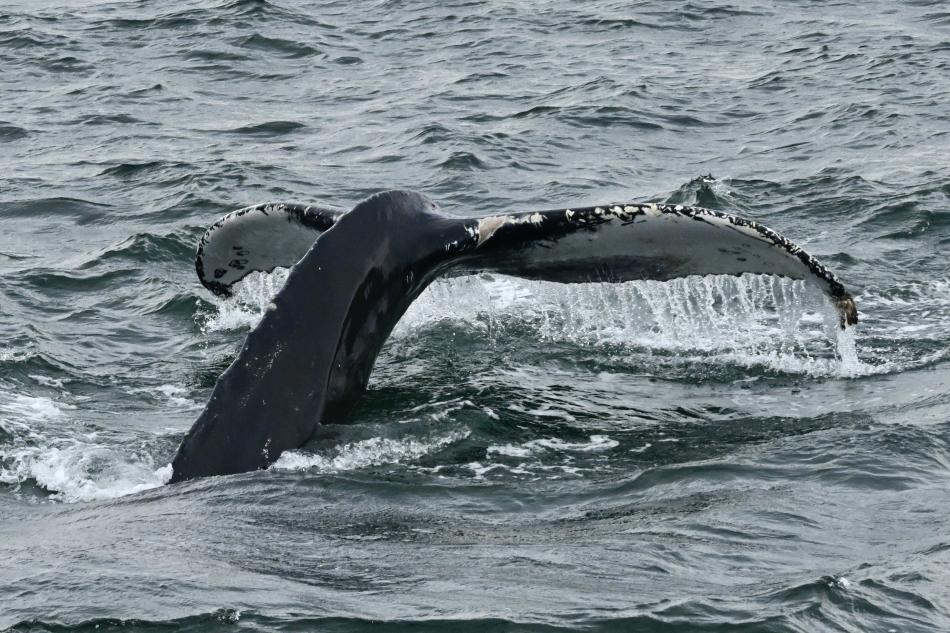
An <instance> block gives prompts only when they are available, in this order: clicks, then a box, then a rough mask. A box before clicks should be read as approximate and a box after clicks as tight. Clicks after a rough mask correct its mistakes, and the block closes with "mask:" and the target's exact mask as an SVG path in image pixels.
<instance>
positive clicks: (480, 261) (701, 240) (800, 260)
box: [463, 204, 857, 326]
mask: <svg viewBox="0 0 950 633" xmlns="http://www.w3.org/2000/svg"><path fill="white" fill-rule="evenodd" d="M477 222H478V224H477V231H476V234H477V241H478V245H477V248H476V249H475V250H474V252H473V253H472V254H471V255H469V257H468V259H467V261H466V262H465V263H464V264H463V266H465V267H466V269H467V270H469V271H471V272H478V271H480V270H484V271H493V272H498V273H503V274H507V275H513V276H517V277H524V278H527V279H541V280H546V281H556V282H562V283H582V282H590V281H615V282H621V281H632V280H657V281H667V280H670V279H676V278H679V277H687V276H690V275H741V274H743V273H757V274H768V275H778V276H782V277H788V278H791V279H802V280H805V281H808V282H810V283H812V284H814V285H816V286H817V287H818V288H820V289H821V290H822V292H824V293H825V294H826V295H828V297H829V298H830V299H831V300H832V302H833V303H834V305H835V306H836V307H837V309H838V311H839V313H840V314H841V318H842V326H844V325H845V324H849V325H851V324H854V323H856V322H857V309H856V308H855V306H854V301H853V299H852V298H851V296H850V295H849V294H848V293H847V292H846V291H845V288H844V286H843V285H842V284H841V282H840V281H839V280H838V278H837V277H836V276H835V275H834V274H833V273H832V272H831V271H830V270H828V269H827V268H826V267H825V266H824V265H823V264H821V262H819V261H818V260H817V259H816V258H815V257H813V256H812V255H810V254H808V253H807V252H805V251H804V250H803V249H802V248H801V247H799V246H797V245H796V244H794V243H793V242H791V241H790V240H788V239H787V238H785V237H783V236H782V235H780V234H779V233H777V232H775V231H773V230H772V229H769V228H768V227H765V226H762V225H760V224H758V223H756V222H753V221H751V220H746V219H744V218H740V217H738V216H734V215H730V214H728V213H722V212H719V211H711V210H708V209H702V208H698V207H686V206H682V205H659V204H612V205H603V206H598V207H582V208H573V209H557V210H551V211H535V212H530V213H519V214H511V215H497V216H489V217H486V218H482V219H480V220H478V221H477Z"/></svg>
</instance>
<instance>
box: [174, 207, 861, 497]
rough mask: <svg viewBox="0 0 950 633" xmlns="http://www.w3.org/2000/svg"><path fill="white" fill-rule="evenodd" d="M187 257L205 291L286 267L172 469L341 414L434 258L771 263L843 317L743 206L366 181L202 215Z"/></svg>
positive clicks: (663, 276) (546, 273)
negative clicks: (350, 202) (453, 201)
mask: <svg viewBox="0 0 950 633" xmlns="http://www.w3.org/2000/svg"><path fill="white" fill-rule="evenodd" d="M195 267H196V271H197V273H198V278H199V279H200V280H201V283H202V284H204V286H205V287H207V288H208V289H209V290H211V291H212V292H214V293H216V294H219V295H228V294H230V289H231V287H232V286H233V285H234V284H235V283H236V282H238V281H239V280H241V279H242V278H244V277H245V276H246V275H248V274H249V273H251V272H254V271H271V270H273V269H274V268H277V267H292V268H291V271H290V274H289V276H288V278H287V282H286V284H285V285H284V288H283V289H282V290H281V291H280V292H279V293H278V294H277V296H275V297H274V299H273V301H272V303H271V304H270V305H269V306H268V309H267V310H266V312H265V314H264V316H263V318H262V319H261V322H260V323H259V324H258V325H257V327H256V328H254V330H253V331H251V332H250V334H248V336H247V339H246V340H245V342H244V346H243V347H242V349H241V351H240V353H239V354H238V356H237V358H236V359H235V360H234V362H233V363H232V364H231V366H230V367H228V369H227V370H226V371H225V372H224V373H223V374H222V375H221V377H220V378H219V379H218V382H217V384H216V385H215V388H214V391H213V392H212V394H211V398H210V399H209V401H208V403H207V405H206V406H205V409H204V411H203V412H202V413H201V415H200V416H199V417H198V420H197V421H196V422H195V424H194V426H193V427H192V428H191V430H190V431H189V432H188V433H187V435H186V436H185V438H184V440H183V441H182V443H181V446H180V447H179V449H178V453H177V454H176V455H175V458H174V461H173V462H172V468H173V475H172V478H171V481H172V482H177V481H183V480H186V479H192V478H195V477H203V476H208V475H224V474H230V473H239V472H246V471H251V470H257V469H261V468H266V467H267V466H268V465H270V464H271V463H273V462H274V461H275V460H276V459H277V458H278V457H279V456H280V454H281V453H282V452H284V451H286V450H289V449H294V448H299V447H300V446H302V445H303V444H305V443H306V442H307V440H308V439H310V437H311V436H312V435H313V433H314V431H315V430H316V428H317V426H318V425H319V423H320V422H321V421H340V420H343V419H345V418H346V417H347V416H348V415H349V413H350V411H351V410H352V408H353V406H354V405H355V404H356V402H357V401H358V400H359V398H360V397H361V396H362V395H363V392H364V391H365V389H366V385H367V382H368V381H369V375H370V372H371V371H372V368H373V364H374V363H375V361H376V357H377V355H378V354H379V350H380V348H381V347H382V345H383V343H384V342H385V341H386V339H387V337H388V336H389V334H390V332H392V329H393V327H394V326H395V325H396V323H397V322H398V321H399V319H400V318H401V317H402V315H403V314H404V313H405V311H406V309H407V308H408V307H409V305H410V304H411V303H412V302H413V301H414V300H415V299H416V297H418V296H419V294H420V293H421V292H422V291H423V290H424V289H425V288H426V286H428V285H429V283H431V282H432V280H433V279H435V278H436V277H438V276H440V275H443V274H453V275H459V274H474V273H478V272H482V271H489V272H497V273H502V274H506V275H513V276H517V277H523V278H527V279H540V280H547V281H555V282H562V283H582V282H591V281H599V282H622V281H631V280H644V279H652V280H660V281H663V280H669V279H674V278H678V277H685V276H689V275H740V274H743V273H759V274H772V275H779V276H783V277H789V278H792V279H803V280H806V281H808V282H811V283H813V284H815V285H817V286H818V287H819V288H820V289H821V290H822V291H823V292H824V293H825V294H826V295H827V296H828V297H829V298H830V300H831V301H832V302H833V303H834V305H835V306H836V308H837V310H838V312H839V314H840V319H841V326H842V327H845V326H847V325H852V324H854V323H856V322H857V318H858V315H857V309H856V307H855V304H854V301H853V299H852V298H851V295H849V294H848V293H847V291H845V288H844V286H843V285H842V284H841V282H840V281H839V280H838V278H837V277H835V275H834V274H833V273H831V272H830V271H829V270H828V269H827V268H825V266H824V265H822V264H821V263H820V262H819V261H818V260H816V259H815V258H814V257H812V256H811V255H809V254H808V253H806V252H805V251H804V250H802V249H801V248H800V247H799V246H797V245H795V244H794V243H792V242H791V241H789V240H788V239H786V238H785V237H783V236H781V235H779V234H778V233H776V232H775V231H773V230H771V229H769V228H767V227H764V226H762V225H760V224H758V223H756V222H753V221H750V220H746V219H743V218H740V217H737V216H734V215H730V214H727V213H721V212H718V211H711V210H708V209H701V208H697V207H688V206H683V205H663V204H610V205H602V206H595V207H582V208H571V209H557V210H550V211H534V212H528V213H510V214H497V215H491V216H487V217H482V218H475V219H460V218H455V217H451V216H448V215H445V214H443V213H441V212H440V211H439V208H438V207H437V205H435V204H434V203H433V202H432V201H431V200H429V199H428V198H426V197H425V196H423V195H421V194H418V193H414V192H409V191H386V192H382V193H378V194H375V195H373V196H371V197H369V198H367V199H366V200H364V201H363V202H360V203H359V204H358V205H356V207H354V208H353V209H352V210H351V211H349V212H344V211H342V210H341V209H337V208H333V207H329V206H321V205H302V204H292V203H271V204H261V205H256V206H253V207H248V208H245V209H241V210H239V211H235V212H233V213H230V214H228V215H226V216H224V217H223V218H221V220H219V221H218V222H216V223H215V224H213V225H212V226H211V227H210V228H209V229H208V231H207V232H206V233H205V235H204V236H203V237H202V238H201V241H200V243H199V245H198V252H197V257H196V261H195Z"/></svg>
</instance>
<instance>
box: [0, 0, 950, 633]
mask: <svg viewBox="0 0 950 633" xmlns="http://www.w3.org/2000/svg"><path fill="white" fill-rule="evenodd" d="M0 69H2V70H0V220H2V231H0V630H2V631H16V632H27V631H31V632H32V631H36V632H39V631H56V632H67V631H100V632H107V631H172V630H175V631H177V630H182V631H238V630H242V631H333V632H351V631H373V632H381V631H414V632H429V631H433V632H434V631H479V632H481V631H506V632H521V631H525V632H533V633H540V632H552V631H567V630H584V631H654V632H664V633H668V632H694V631H703V632H711V631H716V632H733V631H737V632H745V633H749V632H759V631H763V632H764V631H768V632H786V631H788V632H793V631H794V632H802V633H815V632H825V631H827V632H832V631H833V632H851V631H862V632H882V633H885V632H891V631H893V632H900V633H909V632H932V631H950V261H948V260H950V258H948V256H950V11H948V7H947V4H946V2H945V1H944V0H934V1H924V0H904V1H901V2H892V1H890V0H871V1H868V2H858V1H857V0H842V1H836V2H818V1H808V0H787V1H783V2H764V1H756V0H734V1H729V2H727V1H723V0H710V1H708V2H682V1H675V2H674V1H669V2H666V1H661V0H653V1H641V2H619V1H607V0H600V1H595V2H584V3H578V2H567V1H565V0H542V1H540V2H521V1H516V0H497V1H494V0H485V1H480V2H474V1H462V2H447V3H436V2H419V1H413V0H406V1H382V2H381V1H373V2H361V3H354V2H305V1H303V0H185V1H181V2H158V1H148V0H139V1H116V2H99V1H91V2H81V3H80V2H67V1H65V0H60V1H47V0H6V1H5V2H3V3H2V5H0ZM388 188H407V189H414V190H418V191H421V192H423V193H425V194H427V195H428V196H430V197H432V198H434V199H436V200H438V201H439V202H440V203H441V204H442V206H443V208H444V210H445V211H446V212H447V213H450V214H454V215H458V216H460V217H472V216H477V215H481V214H489V213H494V212H513V211H528V210H532V209H549V208H558V207H569V206H578V205H591V204H598V203H607V202H613V201H675V202H679V203H684V204H695V205H701V206H705V207H709V208H713V209H719V210H723V211H727V212H730V213H736V214H739V215H742V216H744V217H748V218H751V219H754V220H757V221H760V222H762V223H764V224H766V225H767V226H769V227H772V228H774V229H775V230H777V231H780V232H782V233H783V234H785V235H787V236H789V237H790V238H792V239H793V240H795V241H797V242H798V243H799V244H801V245H803V246H804V247H805V248H806V249H808V251H809V252H811V253H813V254H815V255H817V256H818V257H819V258H820V259H821V260H822V261H823V262H824V263H826V264H827V265H829V267H830V268H832V269H833V270H834V271H835V272H836V273H838V275H839V276H840V278H841V279H842V281H843V282H844V284H845V285H846V286H847V287H848V288H849V289H850V290H851V291H852V292H853V293H854V294H855V296H856V300H857V303H858V308H859V310H860V313H861V322H860V324H859V325H858V326H857V327H856V328H853V329H849V330H848V331H846V332H844V333H841V332H838V331H837V330H836V328H835V327H834V317H833V315H831V314H830V308H829V307H828V305H827V304H826V302H825V301H824V300H823V298H822V297H821V296H820V295H819V294H818V293H817V292H816V291H814V290H812V289H811V288H810V287H809V286H806V285H805V284H803V283H802V282H791V281H787V280H779V279H774V278H769V277H748V276H746V277H741V278H717V277H712V278H688V279H684V280H677V281H674V282H670V283H655V282H650V283H628V284H616V285H613V284H578V285H558V284H554V283H540V282H528V281H523V280H516V279H512V278H505V277H500V276H480V277H468V278H455V279H450V280H442V281H439V282H436V283H435V284H434V285H433V286H432V287H430V289H429V290H427V291H426V292H425V293H424V295H423V296H422V297H420V299H419V300H418V302H417V303H416V304H415V305H414V306H413V307H412V308H411V310H410V312H409V313H408V314H407V315H406V316H405V318H404V319H403V320H402V321H401V322H400V324H399V326H398V327H397V329H396V331H395V332H394V335H393V337H392V338H391V340H390V341H389V342H388V343H387V345H386V347H385V348H384V350H383V352H382V354H381V356H380V358H379V361H378V363H377V366H376V369H375V372H374V374H373V377H372V380H371V382H370V389H369V392H368V393H367V395H366V397H365V398H364V399H363V401H362V402H361V404H360V405H359V407H358V410H357V411H356V413H355V414H354V415H353V417H352V419H351V420H349V421H348V422H347V423H346V424H329V425H325V426H323V427H322V428H321V430H320V432H319V434H318V436H317V437H316V438H315V440H314V441H313V442H312V443H311V444H309V445H308V446H306V447H304V448H302V449H301V450H299V451H293V452H290V453H287V454H285V455H284V456H283V457H282V458H281V460H280V461H279V462H278V463H277V464H275V465H274V466H273V467H271V468H270V469H268V470H266V471H261V472H256V473H249V474H243V475H237V476H229V477H217V478H208V479H202V480H196V481H190V482H187V483H185V484H181V485H171V486H169V485H164V482H165V481H166V479H167V477H168V475H169V468H168V464H169V462H170V460H171V458H172V456H173V454H174V451H175V449H176V447H177V445H178V443H179V442H180V441H181V439H182V437H183V435H184V433H185V432H186V431H187V430H188V429H189V428H190V426H191V424H192V422H193V421H194V420H195V418H196V417H197V415H198V413H199V412H200V411H201V409H202V407H203V405H204V403H205V401H206V399H207V398H208V396H209V393H210V391H211V389H212V387H213V386H214V384H215V380H216V379H217V377H218V375H219V374H220V373H221V372H222V371H223V370H224V369H225V368H226V367H227V366H228V364H229V363H230V362H231V360H232V359H233V358H234V357H235V355H236V353H237V351H238V349H239V348H240V345H241V342H242V341H243V339H244V337H245V335H246V334H247V332H248V330H249V328H251V327H253V326H254V324H255V323H256V322H257V320H258V319H260V316H261V314H262V311H263V310H264V309H265V307H266V305H267V303H268V302H269V300H270V298H271V297H273V295H274V293H276V292H277V291H278V290H279V288H280V286H281V283H282V281H283V279H284V278H285V274H286V273H283V272H280V271H278V272H276V273H274V274H273V275H270V276H263V275H255V276H253V277H252V278H249V279H248V280H247V281H246V282H245V283H244V284H243V285H242V287H241V289H240V291H239V292H238V294H237V296H236V297H235V298H234V299H232V300H229V301H223V300H219V299H216V298H215V297H213V296H212V295H211V294H209V293H208V292H207V291H205V290H204V289H203V288H202V287H201V286H200V284H199V283H198V281H197V279H196V277H195V272H194V265H193V259H194V251H195V245H196V242H197V240H198V238H199V237H200V236H201V234H202V232H203V231H204V229H205V228H206V227H207V226H208V225H210V224H211V223H212V222H213V221H215V220H216V219H217V218H218V217H220V216H221V215H223V214H224V213H226V212H228V211H231V210H233V209H236V208H238V207H241V206H244V205H248V204H253V203H258V202H265V201H299V202H325V203H331V204H336V205H340V206H343V207H350V206H352V205H354V204H355V203H356V202H358V201H359V200H361V199H362V198H364V197H365V196H367V195H369V194H371V193H374V192H376V191H379V190H383V189H388ZM359 256H360V253H359V252H354V253H353V257H359ZM316 299H317V298H315V300H316Z"/></svg>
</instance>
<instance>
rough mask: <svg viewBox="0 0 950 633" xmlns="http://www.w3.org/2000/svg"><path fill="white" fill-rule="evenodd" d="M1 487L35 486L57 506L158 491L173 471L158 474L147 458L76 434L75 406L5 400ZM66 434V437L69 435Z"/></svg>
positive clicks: (0, 418)
mask: <svg viewBox="0 0 950 633" xmlns="http://www.w3.org/2000/svg"><path fill="white" fill-rule="evenodd" d="M3 395H4V401H3V402H0V429H2V430H3V431H4V432H5V433H7V434H8V435H9V436H10V437H9V439H8V440H7V441H5V442H4V443H3V444H0V483H3V484H7V485H11V486H16V487H20V486H23V485H24V484H29V483H35V485H38V486H40V487H41V488H43V489H45V490H47V491H48V492H49V493H50V497H51V498H52V499H54V500H57V501H65V502H67V503H73V502H77V501H97V500H103V499H113V498H116V497H121V496H124V495H128V494H132V493H135V492H141V491H143V490H148V489H150V488H156V487H158V486H161V485H162V484H164V483H165V482H166V481H168V479H169V478H170V477H171V467H170V466H164V467H161V468H156V465H155V464H154V463H153V461H152V458H151V457H150V456H149V455H148V454H145V453H144V452H142V453H141V454H140V453H135V454H133V455H129V454H127V453H125V452H123V451H121V450H117V449H116V447H112V446H107V445H103V444H100V443H99V442H97V438H96V433H95V432H86V433H82V432H81V430H80V429H75V428H70V426H69V425H70V419H71V413H70V411H72V410H73V409H75V407H74V406H72V405H70V404H68V403H65V402H59V401H56V400H53V399H52V398H48V397H42V396H41V397H33V396H27V395H24V394H15V393H14V394H11V393H7V394H3ZM64 429H65V430H66V433H64Z"/></svg>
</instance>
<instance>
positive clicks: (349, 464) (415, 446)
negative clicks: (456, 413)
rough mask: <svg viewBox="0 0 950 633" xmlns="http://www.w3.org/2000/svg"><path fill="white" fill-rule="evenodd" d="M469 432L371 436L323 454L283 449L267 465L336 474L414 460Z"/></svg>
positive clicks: (457, 439) (434, 451) (467, 434)
mask: <svg viewBox="0 0 950 633" xmlns="http://www.w3.org/2000/svg"><path fill="white" fill-rule="evenodd" d="M469 435H470V432H469V431H468V430H460V431H456V432H453V433H449V434H447V435H444V436H438V437H434V438H430V439H428V440H419V439H412V438H407V439H390V438H384V437H374V438H370V439H367V440H360V441H358V442H353V443H350V444H343V445H342V446H338V447H335V448H333V449H332V450H331V451H330V452H329V453H326V454H323V453H317V454H308V453H304V452H301V451H287V452H286V453H284V454H283V455H281V456H280V458H279V459H278V460H277V461H276V462H274V464H273V465H272V466H271V468H273V469H275V470H314V471H316V472H319V473H338V472H346V471H351V470H359V469H362V468H368V467H370V466H379V465H382V464H398V463H404V462H408V461H416V460H418V459H420V458H422V457H424V456H426V455H429V454H432V453H436V452H438V451H440V450H442V449H443V448H445V447H447V446H449V445H451V444H454V443H455V442H458V441H459V440H463V439H465V438H466V437H468V436H469Z"/></svg>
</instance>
